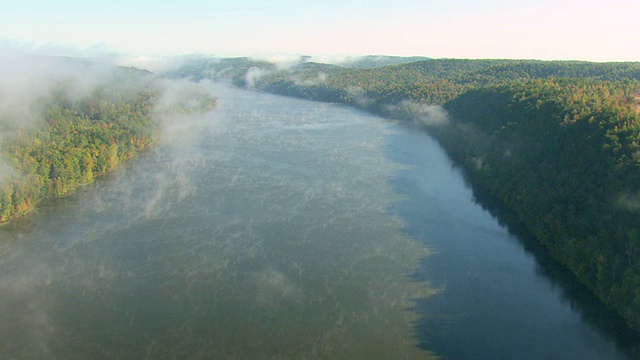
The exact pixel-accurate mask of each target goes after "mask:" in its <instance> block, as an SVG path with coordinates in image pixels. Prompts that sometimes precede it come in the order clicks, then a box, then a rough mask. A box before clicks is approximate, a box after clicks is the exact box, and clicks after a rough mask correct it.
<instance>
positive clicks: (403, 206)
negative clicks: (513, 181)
mask: <svg viewBox="0 0 640 360" xmlns="http://www.w3.org/2000/svg"><path fill="white" fill-rule="evenodd" d="M400 127H402V126H400ZM409 131H410V130H409ZM399 132H400V133H401V134H391V135H390V136H389V138H388V139H389V144H388V149H387V156H388V157H389V158H390V159H391V160H393V161H395V162H397V163H399V164H401V165H404V166H407V168H405V169H402V170H400V171H399V172H398V173H397V174H396V177H394V178H392V179H391V180H390V181H389V184H390V186H391V187H392V188H393V189H394V191H395V192H396V193H397V194H400V195H402V196H403V197H404V200H403V201H401V202H399V203H397V204H395V205H394V206H393V207H392V208H390V209H389V212H392V213H393V214H394V215H396V216H399V217H400V218H401V219H402V220H403V221H404V222H405V228H404V231H405V233H406V234H407V235H408V236H410V237H413V238H416V239H418V240H419V241H421V242H423V243H425V244H427V245H428V246H432V245H433V242H432V240H433V239H429V238H430V237H433V236H432V235H433V234H432V229H429V228H428V226H429V225H426V224H425V223H428V222H429V221H434V220H433V219H434V218H436V217H434V215H433V214H435V213H437V212H439V210H437V209H435V210H434V209H430V210H428V212H429V213H428V214H426V215H425V214H424V212H425V210H424V209H425V208H428V207H429V205H430V204H429V201H430V200H432V199H430V198H429V196H427V195H424V194H423V193H421V189H420V188H419V187H418V186H415V184H414V183H415V182H416V181H419V180H416V178H417V177H419V176H424V175H425V174H424V172H425V171H426V170H425V168H421V169H418V170H415V169H416V168H417V167H422V166H423V164H421V163H419V161H424V160H427V161H429V159H427V158H422V157H418V158H416V157H413V155H411V154H410V153H411V152H412V151H413V150H411V149H410V150H407V149H408V148H410V147H411V146H412V145H407V144H406V143H407V142H410V141H411V140H409V141H407V139H406V138H407V135H406V132H407V130H406V129H405V130H399ZM414 132H415V131H414ZM420 136H421V137H423V141H424V139H429V140H430V141H433V142H434V143H435V144H437V142H435V140H433V139H431V138H430V137H428V136H427V135H426V134H422V135H420ZM433 149H436V150H437V151H440V152H442V156H443V157H444V158H446V162H448V164H444V161H443V160H435V161H440V162H442V164H440V167H439V168H440V169H444V168H446V166H448V170H449V171H451V170H454V172H456V173H459V174H460V177H462V179H460V181H461V182H462V183H463V186H466V188H467V189H469V188H470V189H471V190H472V191H473V198H472V199H469V201H471V202H475V204H476V205H479V206H480V207H481V208H482V209H483V210H484V211H486V212H488V213H489V214H490V215H491V216H492V217H493V218H494V219H495V221H497V222H498V224H499V225H500V226H501V227H503V228H505V229H506V230H507V231H508V233H509V235H511V236H509V237H508V238H505V240H508V239H513V241H517V244H518V245H519V246H517V248H520V249H522V250H524V252H526V254H528V256H529V257H531V258H533V260H534V261H535V264H534V266H535V269H533V270H532V271H533V272H534V273H535V275H537V276H535V277H536V278H540V279H542V281H545V282H546V283H548V284H549V286H550V287H551V288H552V289H553V290H554V292H555V293H557V294H558V295H556V296H557V297H559V299H558V300H559V301H560V302H561V303H564V304H565V305H568V306H569V307H570V309H571V310H572V312H574V313H576V314H578V316H579V319H580V320H581V322H582V324H583V328H585V329H586V330H585V331H586V332H588V333H591V334H593V336H595V337H598V338H601V339H603V341H605V342H608V343H611V344H612V346H614V347H615V348H616V349H617V351H618V352H619V355H618V357H617V358H619V357H620V356H623V357H626V358H629V359H640V334H638V333H636V332H634V331H633V330H631V329H630V328H629V327H628V326H627V325H626V324H625V322H624V320H623V319H622V318H621V317H619V316H618V315H617V314H615V313H614V312H612V311H610V310H608V309H607V308H606V307H605V306H604V305H603V304H602V303H601V302H599V301H598V299H597V298H596V297H595V296H594V295H593V294H592V293H591V292H590V291H589V290H588V289H587V288H586V287H585V286H584V285H582V284H581V283H579V282H578V281H577V280H576V279H575V277H574V276H573V274H572V273H571V272H570V271H568V270H567V269H566V268H564V267H562V266H561V265H560V264H558V263H557V262H556V261H555V260H553V259H552V258H551V257H550V256H549V255H548V254H547V252H546V250H545V249H544V248H542V247H541V246H540V245H539V244H538V242H537V241H536V239H535V238H534V237H533V235H532V234H531V233H530V232H529V231H528V230H527V229H526V228H525V227H524V226H523V225H522V224H521V223H519V222H518V220H517V219H516V218H515V217H514V215H513V214H512V213H510V212H508V211H507V210H505V209H504V208H503V207H501V206H500V204H499V203H498V202H497V201H496V199H494V198H492V197H491V196H490V195H489V194H487V193H486V192H483V191H482V190H481V189H478V188H477V187H473V186H472V185H471V184H469V182H468V181H467V180H466V179H464V175H462V174H461V172H460V171H458V170H459V169H456V166H455V165H453V164H451V161H450V160H449V159H448V157H447V156H446V154H444V151H443V150H442V149H441V148H440V147H439V146H437V147H435V146H434V147H433ZM427 175H429V174H427ZM435 175H436V176H437V174H435ZM443 179H445V180H444V181H447V180H446V177H445V176H442V177H441V178H440V179H437V180H435V181H443ZM427 186H428V185H427ZM432 204H433V202H432ZM432 207H433V205H432ZM454 211H455V210H454ZM420 213H423V214H420ZM438 220H439V218H437V220H435V221H438ZM448 221H451V222H450V223H448V224H440V227H441V228H443V229H445V231H446V229H447V226H449V227H450V228H451V229H453V228H454V227H456V226H458V225H457V224H456V223H455V222H454V221H455V219H452V220H448ZM444 245H445V244H443V243H437V241H436V246H434V247H436V248H435V249H434V250H435V253H436V254H437V253H438V252H439V249H438V248H437V247H439V246H444ZM446 246H452V244H446ZM453 246H455V245H453ZM449 250H450V248H449ZM448 260H450V259H442V260H439V261H441V262H448ZM453 261H456V260H453ZM458 261H459V260H458ZM433 262H434V259H433V258H428V259H426V260H423V262H422V264H421V266H420V269H419V270H418V271H416V273H415V274H413V278H414V280H416V281H424V280H426V281H429V282H431V281H432V280H433V275H434V274H433V272H432V271H431V270H432V268H433V266H434V265H433ZM435 266H440V267H442V265H435ZM446 266H449V267H451V266H456V265H444V268H439V269H437V270H436V271H439V272H445V273H446V272H447V271H449V270H451V271H456V269H453V268H446ZM485 266H491V264H487V265H485ZM477 271H478V272H481V271H482V269H478V270H477ZM440 276H442V275H440ZM437 277H438V276H436V278H437ZM436 282H437V281H436ZM439 285H442V286H443V287H444V292H445V293H447V292H448V289H446V286H447V284H446V282H445V283H444V284H437V283H436V284H435V286H439ZM449 285H451V286H452V287H453V286H454V284H449ZM505 286H508V285H505ZM524 286H527V285H524ZM513 294H514V295H515V294H516V293H513ZM445 295H446V294H445ZM469 295H472V294H469ZM450 296H460V295H459V294H458V295H450ZM520 296H523V295H520ZM437 298H438V296H436V297H434V298H428V299H417V300H416V301H415V307H414V308H413V309H412V310H413V311H415V312H417V313H418V316H419V320H417V321H416V323H415V325H414V331H415V334H416V337H417V338H418V341H419V346H420V347H421V348H423V349H427V350H430V351H435V352H436V353H437V354H438V355H440V356H443V357H444V358H458V357H459V356H462V355H461V354H464V351H462V350H457V349H453V348H454V347H456V346H458V345H459V346H461V347H464V346H466V345H465V344H463V343H460V341H464V342H482V341H486V340H487V339H491V338H490V336H488V335H487V334H486V333H490V332H491V331H492V329H491V327H492V326H493V324H492V323H490V321H489V322H487V323H481V324H478V323H474V324H472V325H471V326H473V327H474V331H476V332H475V333H476V334H477V336H478V338H477V339H470V338H464V336H466V335H462V336H461V335H460V334H469V333H470V331H467V330H465V331H463V332H461V333H460V334H456V335H452V334H451V332H452V331H459V330H456V329H454V327H455V326H456V325H455V323H456V322H458V320H460V318H458V317H457V315H453V314H455V311H454V312H451V310H448V312H447V311H445V313H443V314H439V313H438V311H439V310H438V309H441V308H442V307H443V306H442V304H441V303H440V304H437V302H438V301H440V302H446V301H448V300H450V299H451V298H446V297H445V298H443V299H439V300H438V299H437ZM502 300H503V301H504V300H505V299H502ZM489 301H491V300H489ZM506 301H509V299H506ZM514 301H520V300H515V299H514ZM532 301H535V300H532ZM546 301H549V300H546ZM455 306H458V305H455ZM497 306H499V305H497ZM445 308H446V306H445ZM434 309H435V313H434ZM474 309H475V311H478V309H479V308H477V307H475V308H474ZM474 309H464V310H463V311H466V312H469V311H474ZM541 309H544V307H541ZM502 315H503V316H506V317H508V316H512V315H513V314H509V313H505V314H502ZM540 315H544V314H540ZM534 317H535V315H534ZM482 332H485V334H482ZM516 334H518V332H515V333H514V335H513V336H518V335H516ZM449 336H453V337H456V336H458V337H459V338H457V340H442V339H443V338H446V337H449ZM538 336H539V335H538ZM544 336H556V335H552V334H544ZM462 339H464V340H462ZM434 341H435V342H434ZM456 341H458V342H456ZM497 341H499V342H500V343H499V344H498V345H495V344H494V345H493V346H494V347H496V346H497V347H500V346H501V345H504V344H508V343H509V339H500V340H497ZM518 341H521V340H518ZM554 341H557V340H554ZM568 341H571V340H568ZM601 341H602V340H601ZM438 342H439V343H438ZM540 344H542V345H543V346H544V344H545V343H544V341H543V342H542V343H539V344H538V345H532V346H540ZM585 345H586V344H585ZM509 346H514V345H513V344H509ZM515 347H517V345H515ZM449 350H451V352H450V353H449ZM520 350H521V351H522V352H521V353H519V354H516V353H512V354H510V355H511V356H517V357H520V358H538V356H539V354H541V353H544V351H540V350H539V349H538V350H534V351H531V352H530V353H527V352H528V350H527V349H516V351H520ZM489 351H490V350H489ZM467 354H468V353H467ZM485 355H486V354H485ZM521 355H522V356H521ZM474 356H479V357H477V358H482V357H483V356H482V354H475V355H474Z"/></svg>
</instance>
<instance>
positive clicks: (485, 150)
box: [172, 58, 640, 331]
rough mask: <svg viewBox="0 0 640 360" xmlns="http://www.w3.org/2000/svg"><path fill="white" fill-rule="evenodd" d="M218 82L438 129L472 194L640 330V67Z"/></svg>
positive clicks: (223, 64) (439, 69)
mask: <svg viewBox="0 0 640 360" xmlns="http://www.w3.org/2000/svg"><path fill="white" fill-rule="evenodd" d="M172 75H173V76H177V77H190V78H193V79H202V78H210V79H214V80H218V81H228V82H230V83H232V84H235V85H238V86H245V87H248V88H254V89H259V90H263V91H268V92H272V93H277V94H282V95H288V96H296V97H302V98H307V99H313V100H322V101H331V102H340V103H345V104H350V105H353V106H356V107H359V108H362V109H365V110H368V111H371V112H374V113H378V114H381V115H384V116H387V117H391V118H394V119H398V120H404V121H408V122H411V124H412V125H414V126H416V125H417V126H420V127H421V128H426V129H427V130H428V131H430V132H431V133H432V134H433V135H434V136H435V137H436V138H437V139H438V140H439V141H440V142H441V144H442V146H443V147H444V148H445V149H446V150H447V152H448V153H449V155H450V156H451V157H452V159H454V161H455V162H456V163H457V164H459V165H460V166H461V167H462V168H463V169H464V170H465V174H466V176H467V177H468V179H469V181H470V182H471V183H472V184H473V185H474V187H477V188H480V189H482V190H483V191H485V192H487V193H489V194H490V195H491V196H492V197H494V198H495V199H497V200H499V202H500V203H501V204H502V205H503V206H504V207H505V208H506V209H508V210H509V211H510V212H511V213H513V214H515V215H516V217H517V219H518V220H519V222H520V223H521V224H524V225H525V226H526V228H527V229H528V230H529V231H530V232H531V233H532V234H533V235H535V237H536V238H537V239H538V241H539V242H540V243H541V244H542V245H544V246H545V247H546V248H547V249H548V251H549V253H550V254H551V256H552V257H553V258H555V259H556V260H557V261H558V262H560V263H562V264H563V265H565V266H566V267H567V268H568V269H570V270H571V271H572V272H573V273H574V274H575V275H576V277H577V278H578V279H579V280H580V281H581V282H582V283H584V284H585V285H586V286H587V287H588V288H589V289H591V290H592V291H593V293H594V294H596V296H597V297H598V298H599V299H601V301H602V302H604V303H605V304H606V305H607V306H608V307H610V308H612V309H614V310H615V311H616V312H618V313H619V314H620V315H621V316H622V317H624V318H625V319H626V320H627V322H628V323H629V325H630V326H631V327H632V328H634V329H636V330H639V331H640V221H638V216H639V215H640V115H639V114H640V63H591V62H579V61H526V60H453V59H427V60H423V61H418V62H412V63H408V64H400V65H392V66H383V67H377V68H348V67H343V66H336V65H328V64H318V63H313V62H309V61H306V59H301V61H300V62H299V63H298V64H296V65H295V66H292V67H289V68H286V69H281V68H278V66H276V64H270V63H266V62H260V61H252V60H249V59H246V58H238V59H215V60H207V59H201V60H198V61H197V62H193V63H190V64H187V65H185V66H184V67H183V68H181V69H180V70H179V71H178V72H176V73H173V74H172Z"/></svg>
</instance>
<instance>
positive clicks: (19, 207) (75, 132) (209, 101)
mask: <svg viewBox="0 0 640 360" xmlns="http://www.w3.org/2000/svg"><path fill="white" fill-rule="evenodd" d="M76 65H77V64H76ZM62 66H64V65H62ZM80 66H81V67H85V66H86V65H80ZM74 71H75V70H74ZM112 71H113V72H109V76H108V78H106V79H100V81H99V82H96V83H95V84H92V86H90V87H87V88H86V89H85V88H83V89H82V90H87V89H89V90H90V91H88V92H87V93H78V89H77V86H76V85H74V83H76V82H78V81H79V80H78V79H77V78H73V77H69V78H59V79H57V80H56V81H54V82H53V83H52V84H51V83H49V82H48V81H47V79H46V78H42V79H39V81H42V83H41V84H37V83H36V84H35V86H42V87H48V86H51V87H50V88H48V89H47V91H44V92H40V94H41V96H39V97H35V98H33V99H30V101H29V104H28V106H27V108H28V109H29V114H28V116H27V114H26V113H23V114H19V115H21V116H18V117H19V118H15V117H16V114H15V112H14V113H11V112H9V111H5V112H4V113H2V114H0V135H1V137H0V171H2V173H3V174H2V176H0V222H3V221H7V220H10V219H13V218H16V217H19V216H22V215H24V214H26V213H27V212H29V211H30V210H32V209H33V208H35V207H36V206H37V205H38V204H40V203H41V202H43V201H45V200H47V199H51V198H53V197H58V196H61V195H64V194H67V193H68V192H70V191H72V190H74V189H75V188H77V187H78V186H79V185H81V184H86V183H89V182H91V181H92V180H93V179H94V178H95V177H96V176H100V175H102V174H105V173H107V172H110V171H112V170H113V169H115V168H116V166H118V164H120V163H121V162H122V161H124V160H127V159H130V158H132V157H133V156H134V155H135V154H136V153H137V152H138V151H140V150H142V149H144V148H146V147H147V146H149V145H150V144H152V143H153V142H154V141H155V140H156V138H157V136H158V128H159V121H158V118H159V116H160V115H161V114H160V113H159V112H158V111H162V112H165V113H166V112H193V111H205V110H207V109H211V108H212V107H213V106H214V105H215V99H214V98H212V97H210V96H209V95H207V94H206V93H204V92H198V93H193V94H184V96H183V98H182V100H181V99H180V98H174V99H171V100H170V101H168V102H167V101H166V100H162V99H163V94H164V93H165V92H166V90H167V88H168V86H171V85H170V84H169V83H167V82H161V81H158V80H157V79H154V78H153V77H152V75H150V74H149V73H146V72H143V71H138V70H135V69H116V70H112ZM0 95H2V94H0ZM160 102H162V103H163V106H162V109H158V107H157V106H156V105H158V104H159V103H160ZM167 104H168V105H167ZM22 117H31V118H33V119H31V120H29V121H27V120H26V119H24V118H22Z"/></svg>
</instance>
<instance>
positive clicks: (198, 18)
mask: <svg viewBox="0 0 640 360" xmlns="http://www.w3.org/2000/svg"><path fill="white" fill-rule="evenodd" d="M638 15H640V1H638V0H609V1H607V2H605V1H601V0H598V1H595V0H585V1H578V0H537V1H533V0H511V1H506V0H495V1H482V0H477V1H471V0H451V1H445V0H436V1H429V0H395V1H380V0H368V1H357V0H322V1H314V2H310V1H308V0H307V1H294V0H272V1H233V2H232V1H220V0H213V1H206V0H180V1H162V0H156V1H149V0H137V1H136V0H129V1H124V0H109V1H103V2H102V3H98V2H96V1H87V0H84V1H78V0H56V1H50V0H49V1H45V0H4V1H3V4H2V11H1V12H0V38H2V39H9V40H12V41H19V42H27V43H28V44H32V45H34V46H40V45H46V46H47V47H49V48H51V47H58V48H60V46H62V47H63V48H69V49H71V48H74V47H75V48H76V49H96V48H100V49H110V50H112V51H114V52H122V53H126V54H129V55H135V56H163V55H182V54H190V53H200V54H215V55H223V56H224V55H253V54H273V53H277V54H283V53H287V54H309V55H322V54H333V55H337V54H351V55H357V54H381V55H382V54H384V55H422V56H429V57H449V58H534V59H578V60H593V61H616V60H618V61H620V60H631V61H640V31H639V30H638V26H636V24H638V23H640V21H638V20H637V19H636V18H637V17H638Z"/></svg>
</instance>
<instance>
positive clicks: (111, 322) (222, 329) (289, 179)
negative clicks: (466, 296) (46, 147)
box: [0, 88, 434, 359]
mask: <svg viewBox="0 0 640 360" xmlns="http://www.w3.org/2000/svg"><path fill="white" fill-rule="evenodd" d="M213 91H214V94H215V95H217V96H219V106H218V109H216V110H215V111H213V112H211V113H209V114H207V115H205V116H201V117H193V118H183V119H180V120H179V121H174V122H171V123H170V124H168V125H167V126H166V128H165V130H164V132H165V133H164V138H163V140H162V141H161V143H160V145H159V146H158V147H157V148H156V149H154V150H152V151H149V152H147V153H145V154H143V155H141V156H140V157H139V158H138V159H136V160H134V161H132V162H131V163H129V164H126V165H124V166H123V167H122V168H120V169H119V170H118V171H117V172H116V173H114V174H111V175H108V176H106V177H104V178H102V179H100V180H99V181H97V182H96V183H94V184H91V185H89V186H87V187H85V188H83V189H81V190H79V191H78V192H77V193H76V194H74V195H72V196H70V197H67V198H64V199H59V200H56V201H54V202H52V203H51V204H49V205H47V206H45V207H43V208H41V209H40V211H39V212H38V213H34V214H32V215H30V216H28V217H26V218H24V219H20V220H18V221H15V222H12V223H10V224H7V225H5V226H2V227H0V269H2V271H1V272H0V357H2V358H20V359H89V358H91V359H125V358H127V359H129V358H130V359H144V358H148V359H211V358H220V359H222V358H224V359H234V358H238V359H305V358H331V359H340V358H343V359H390V358H398V359H399V358H402V359H409V358H425V357H428V354H427V353H426V352H424V351H422V350H420V349H419V348H418V347H417V346H416V345H417V340H416V339H415V338H414V336H413V332H412V321H414V320H416V315H415V314H413V313H412V312H410V311H408V308H409V307H410V306H411V305H412V304H413V300H414V299H416V298H422V297H426V296H429V295H430V294H432V293H433V292H434V291H433V290H430V289H429V288H428V284H427V283H426V282H416V281H413V280H411V278H410V277H409V275H410V274H411V273H412V272H413V271H414V270H415V269H416V267H417V265H418V261H419V260H420V259H422V258H425V257H426V256H427V255H428V254H427V251H426V250H425V248H424V247H423V246H421V245H420V244H419V243H418V242H416V241H415V240H412V239H410V238H408V237H407V236H406V235H405V234H404V233H403V231H402V228H403V222H402V221H401V220H400V219H399V218H398V217H395V216H391V215H389V214H388V211H387V210H388V209H389V207H390V206H391V204H392V203H394V202H397V201H400V200H401V199H400V198H399V197H398V196H397V195H395V194H394V192H393V191H392V189H391V187H390V186H389V185H388V180H389V179H390V178H391V177H392V176H393V174H394V172H395V171H397V169H398V168H399V165H398V164H396V163H394V162H392V161H390V160H388V159H386V158H385V157H384V156H382V152H383V151H384V146H385V137H386V135H387V134H388V127H389V124H386V123H385V122H384V121H383V120H381V119H377V118H375V117H371V116H367V115H363V114H362V113H358V112H354V111H352V110H349V109H346V108H336V107H334V106H332V105H323V104H317V103H310V102H303V101H297V100H284V99H282V98H277V97H273V96H268V95H256V94H252V93H247V92H242V91H235V90H228V89H223V88H215V89H213Z"/></svg>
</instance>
